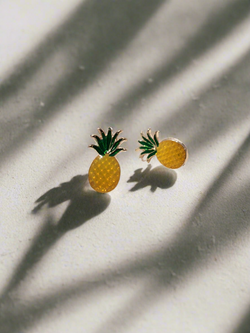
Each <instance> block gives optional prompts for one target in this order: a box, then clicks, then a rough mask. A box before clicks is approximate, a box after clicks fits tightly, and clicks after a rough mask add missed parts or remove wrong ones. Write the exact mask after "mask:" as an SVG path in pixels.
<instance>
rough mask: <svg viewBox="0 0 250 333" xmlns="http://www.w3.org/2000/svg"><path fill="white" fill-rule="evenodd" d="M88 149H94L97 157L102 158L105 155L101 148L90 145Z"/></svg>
mask: <svg viewBox="0 0 250 333" xmlns="http://www.w3.org/2000/svg"><path fill="white" fill-rule="evenodd" d="M89 147H90V148H94V149H95V150H96V151H97V153H98V154H99V155H101V156H104V155H105V153H104V152H103V151H102V150H101V148H100V147H98V146H96V145H91V146H89Z"/></svg>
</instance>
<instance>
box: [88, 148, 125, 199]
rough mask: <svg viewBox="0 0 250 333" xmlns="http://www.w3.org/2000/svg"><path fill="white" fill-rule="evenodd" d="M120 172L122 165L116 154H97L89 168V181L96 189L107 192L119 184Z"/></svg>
mask: <svg viewBox="0 0 250 333" xmlns="http://www.w3.org/2000/svg"><path fill="white" fill-rule="evenodd" d="M120 174H121V169H120V165H119V163H118V161H117V159H116V158H115V157H114V156H109V155H108V154H106V155H104V156H97V157H96V158H95V159H94V161H93V162H92V164H91V166H90V168H89V183H90V185H91V187H92V188H93V189H94V190H95V191H97V192H100V193H107V192H110V191H112V190H113V189H114V188H115V187H116V186H117V184H118V182H119V179H120Z"/></svg>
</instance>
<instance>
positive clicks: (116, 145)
mask: <svg viewBox="0 0 250 333" xmlns="http://www.w3.org/2000/svg"><path fill="white" fill-rule="evenodd" d="M125 140H126V139H125V138H120V139H119V140H117V141H116V142H115V143H114V145H113V147H112V148H111V153H112V152H113V151H114V150H115V149H116V148H117V147H118V146H119V145H120V144H121V143H122V142H123V141H125Z"/></svg>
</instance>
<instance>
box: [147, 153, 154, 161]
mask: <svg viewBox="0 0 250 333" xmlns="http://www.w3.org/2000/svg"><path fill="white" fill-rule="evenodd" d="M155 154H156V151H153V152H152V153H150V154H148V157H147V160H148V159H150V158H151V157H152V156H154V155H155Z"/></svg>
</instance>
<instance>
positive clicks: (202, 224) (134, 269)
mask: <svg viewBox="0 0 250 333" xmlns="http://www.w3.org/2000/svg"><path fill="white" fill-rule="evenodd" d="M249 148H250V135H249V136H248V137H247V138H246V140H245V141H244V142H243V144H242V145H241V147H240V148H239V150H238V152H237V153H236V154H235V155H234V156H233V158H232V159H231V160H230V162H229V163H228V165H227V166H226V167H225V168H224V170H222V172H221V173H220V174H219V175H218V177H217V178H216V179H215V180H214V182H213V183H212V184H211V186H210V188H209V189H208V191H207V193H206V195H205V196H204V198H203V200H202V201H201V202H200V204H199V205H198V206H197V207H196V208H195V209H194V212H193V213H192V214H191V216H190V217H189V218H188V219H187V220H186V223H185V225H184V227H183V228H182V229H181V230H180V232H179V233H178V234H177V235H176V237H175V239H174V240H173V242H172V244H171V243H170V244H168V245H167V246H166V247H165V249H164V250H163V251H161V252H155V253H153V254H151V253H150V254H147V255H146V256H144V257H142V258H141V259H140V260H133V261H130V263H127V264H121V265H120V266H118V267H117V266H116V268H115V270H114V272H109V273H106V274H104V273H102V272H100V273H98V274H96V275H93V276H92V278H91V277H89V278H88V280H89V281H92V282H86V281H85V280H84V279H83V280H80V281H79V282H74V285H70V286H66V287H64V288H63V289H61V290H57V291H55V292H54V293H53V294H50V295H45V296H44V297H42V298H40V299H38V300H34V301H31V302H30V303H29V304H28V305H26V306H25V307H24V306H15V309H14V310H13V309H12V308H7V309H5V310H4V311H3V312H2V313H3V314H4V316H3V319H2V321H1V322H0V327H1V325H2V327H3V328H4V329H5V330H3V333H9V332H10V331H11V332H12V333H16V332H18V329H19V328H20V327H22V328H23V327H25V328H26V327H30V326H32V325H34V323H35V322H36V321H37V320H39V319H41V318H42V317H43V316H44V315H45V314H46V312H47V311H50V310H52V309H53V308H54V307H55V306H56V305H58V304H60V305H63V304H64V303H65V302H67V301H68V300H69V299H71V298H72V297H78V296H81V297H82V296H84V295H85V296H86V297H87V296H88V295H89V294H91V293H93V292H94V291H96V290H99V289H100V288H101V289H102V288H104V287H105V286H106V284H107V282H112V281H117V282H119V281H122V279H123V276H126V278H128V277H139V276H145V274H146V275H147V276H149V277H150V278H151V282H150V283H149V284H147V285H146V287H145V290H144V293H142V294H141V295H139V297H137V296H135V298H133V300H132V301H131V302H129V304H128V305H125V307H124V308H123V309H120V310H119V314H120V316H119V318H120V320H119V322H117V321H116V319H114V318H116V316H112V318H111V319H110V320H108V321H107V322H106V323H104V324H103V325H102V331H103V330H105V331H107V332H108V331H112V330H113V329H114V325H115V326H116V327H115V328H116V329H117V327H118V326H119V328H121V327H124V325H125V324H126V323H124V322H123V320H122V318H123V316H122V314H123V313H127V311H128V312H129V313H130V314H131V316H129V321H130V322H131V321H133V320H135V318H136V314H137V311H136V309H137V308H140V307H143V309H145V308H146V307H147V306H150V305H151V304H152V302H153V301H154V300H155V299H156V298H158V297H159V296H160V295H161V294H162V290H163V289H164V290H166V289H168V288H170V287H173V286H174V285H176V284H178V283H181V282H182V281H183V278H184V276H185V275H187V274H188V273H190V272H191V271H192V270H193V269H194V267H195V266H197V265H199V267H201V266H202V265H204V264H207V262H208V261H214V258H215V257H214V256H215V255H216V254H217V253H219V252H220V251H223V250H224V248H225V247H226V245H227V243H230V244H231V242H232V239H233V240H235V239H236V238H237V237H241V235H242V234H244V233H245V232H246V231H247V230H248V229H249V225H248V224H246V223H245V222H244V221H240V219H239V217H238V218H237V214H238V212H235V210H234V207H235V205H239V207H241V206H242V205H243V206H244V205H245V204H248V198H249V195H250V187H249V184H247V186H246V187H245V188H244V191H243V189H241V191H243V192H242V193H241V195H240V193H239V192H237V193H234V191H232V192H231V193H230V195H229V196H228V198H227V200H226V201H225V199H224V198H222V197H221V196H219V195H218V194H219V192H220V191H221V190H222V188H223V186H224V184H225V183H226V182H227V181H228V180H230V179H231V177H232V174H234V172H235V170H236V169H237V168H238V167H239V166H240V165H241V163H242V160H243V158H244V157H245V155H246V154H247V152H249V151H250V149H249ZM218 200H219V201H220V203H221V205H220V210H219V211H213V214H211V213H210V209H211V207H212V204H213V202H214V201H218ZM209 207H210V208H209ZM223 208H225V209H228V215H227V216H228V219H227V221H224V211H223ZM201 216H203V217H202V218H201ZM239 222H240V223H239ZM236 230H237V232H236ZM213 236H214V237H215V239H216V243H217V245H216V244H215V243H214V241H213ZM154 289H155V290H159V292H157V293H153V292H151V293H150V292H149V291H150V290H151V291H152V290H154ZM136 300H137V301H136ZM28 314H31V315H30V316H28ZM125 320H128V318H127V317H125ZM96 333H97V332H96Z"/></svg>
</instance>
